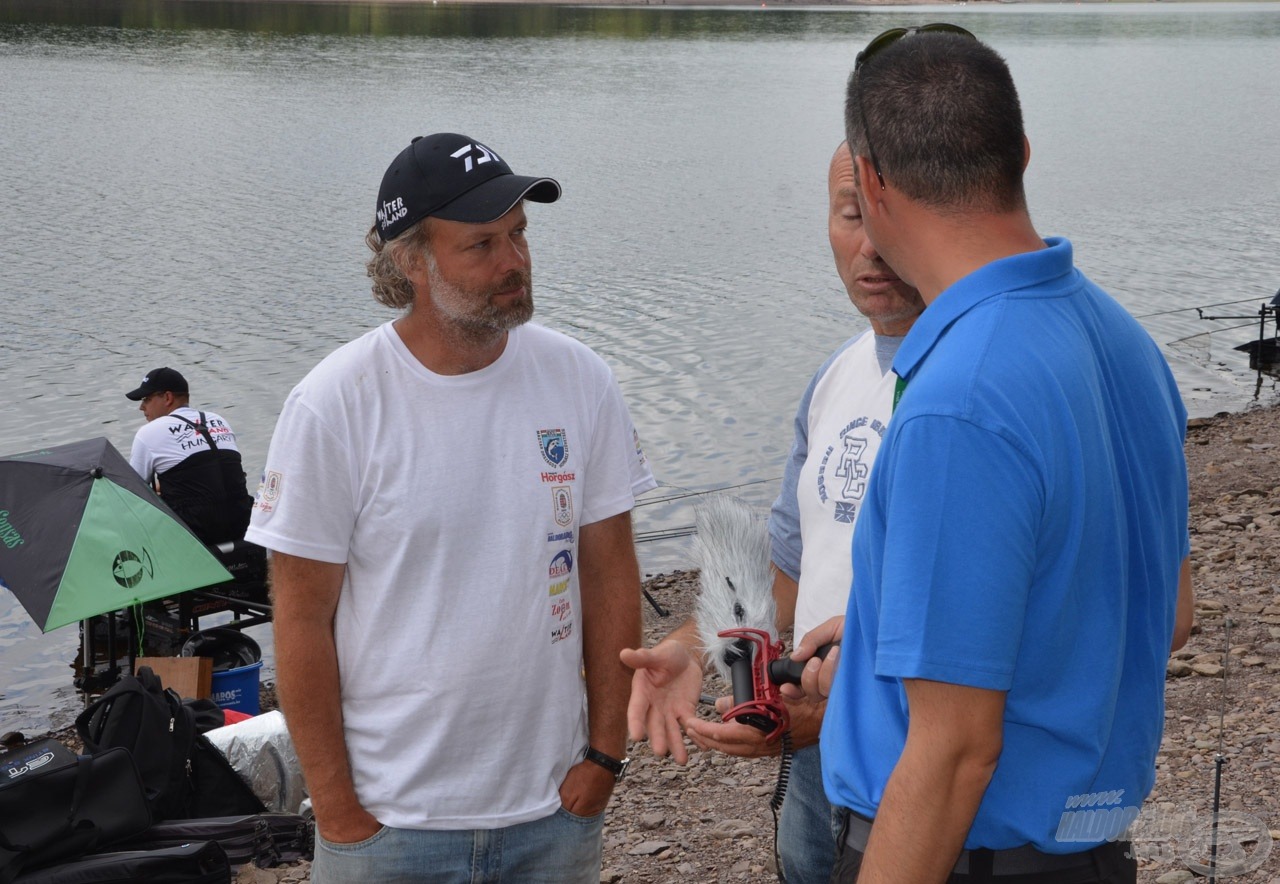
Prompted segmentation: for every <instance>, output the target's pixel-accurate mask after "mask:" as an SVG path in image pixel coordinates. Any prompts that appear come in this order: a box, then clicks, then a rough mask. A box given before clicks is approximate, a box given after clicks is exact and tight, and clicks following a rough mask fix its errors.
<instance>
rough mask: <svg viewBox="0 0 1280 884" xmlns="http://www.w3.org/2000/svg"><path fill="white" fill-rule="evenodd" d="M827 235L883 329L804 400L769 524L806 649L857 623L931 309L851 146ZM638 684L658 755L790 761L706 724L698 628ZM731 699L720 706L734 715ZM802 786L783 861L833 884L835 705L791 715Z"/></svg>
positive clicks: (799, 874)
mask: <svg viewBox="0 0 1280 884" xmlns="http://www.w3.org/2000/svg"><path fill="white" fill-rule="evenodd" d="M827 184H828V196H829V201H828V215H827V233H828V236H829V238H830V241H831V251H832V254H833V255H834V257H835V262H836V272H837V273H839V274H840V279H841V281H842V282H843V283H844V287H845V290H846V291H847V292H848V295H849V300H851V301H852V302H853V306H854V307H855V308H856V309H857V310H858V312H859V313H861V314H862V315H863V316H865V317H866V318H867V320H868V321H869V322H870V324H871V328H869V329H867V330H865V331H863V332H860V333H859V334H857V335H855V336H854V337H852V338H850V339H849V340H848V341H846V342H845V343H844V344H843V345H841V346H840V348H839V349H838V350H836V352H835V353H833V354H832V355H831V356H830V357H828V358H827V360H826V361H825V362H824V363H823V364H822V366H821V367H820V368H819V369H818V371H817V374H815V375H814V377H813V379H812V380H811V381H810V382H809V386H808V388H807V389H806V390H805V392H804V395H803V396H802V397H801V399H800V406H799V409H798V410H797V413H796V417H795V439H794V442H793V443H792V446H791V454H790V456H789V457H788V459H787V464H786V469H785V471H784V475H783V480H782V489H781V493H780V494H779V495H778V499H777V500H776V501H775V502H774V504H773V508H772V511H771V513H770V516H769V534H770V538H771V557H772V560H773V563H774V568H775V573H774V583H773V594H774V598H775V600H776V602H777V609H778V622H777V627H778V630H779V632H781V631H782V630H784V629H787V628H788V627H791V626H792V625H793V624H794V627H795V639H796V641H797V642H799V641H800V640H801V639H803V638H804V636H805V634H806V633H807V632H808V631H809V630H810V629H812V628H813V627H815V626H817V625H818V624H819V623H822V622H823V621H825V620H827V619H828V618H830V617H833V616H835V615H837V614H841V613H843V612H844V608H845V603H846V602H847V601H848V597H849V584H850V581H851V579H852V576H853V566H852V564H851V561H850V558H849V545H850V541H851V540H852V537H853V530H854V525H855V522H856V521H857V518H858V514H859V512H861V509H862V501H863V498H864V496H865V494H866V488H867V481H868V478H869V476H870V473H871V466H872V463H873V462H874V461H875V458H876V453H877V452H878V451H879V449H880V441H881V438H882V437H883V436H884V433H885V430H886V428H887V425H888V423H889V415H890V414H891V413H892V411H893V395H894V388H895V380H896V378H895V376H894V375H893V373H892V372H891V371H890V370H889V367H890V365H891V364H892V362H893V357H894V354H895V353H896V352H897V351H898V347H899V345H901V343H902V340H903V336H904V335H906V333H907V332H908V331H909V330H910V329H911V326H912V324H913V323H914V322H915V321H916V318H917V317H918V316H919V315H920V311H922V310H923V309H924V302H923V301H922V300H921V299H920V294H919V293H918V292H917V291H916V290H915V289H913V288H911V286H909V285H907V284H906V283H904V282H903V281H902V280H901V279H899V278H898V277H897V275H896V274H895V273H894V272H893V271H892V270H890V269H889V267H888V265H887V264H885V262H884V261H883V260H882V259H881V258H880V255H879V254H878V253H877V252H876V250H875V247H874V246H872V245H871V243H870V241H869V240H868V239H867V236H866V232H865V230H864V229H863V226H862V215H861V212H860V210H859V208H858V201H857V199H856V198H855V196H854V185H853V156H852V154H850V153H849V148H848V145H846V144H843V143H842V144H840V146H839V147H838V148H836V152H835V155H834V156H832V158H831V164H830V169H829V171H828V176H827ZM622 660H623V662H625V663H627V665H629V666H631V667H632V668H634V669H635V670H636V673H635V675H634V677H633V678H632V687H631V708H630V712H629V718H628V721H629V724H630V729H631V736H632V738H633V739H637V740H639V739H643V738H644V736H645V735H646V733H647V734H648V737H649V743H650V746H651V747H652V748H653V751H654V753H655V754H657V755H665V754H668V753H670V754H671V756H672V757H673V758H674V759H675V760H676V761H677V762H678V763H680V764H684V763H685V762H686V761H687V760H688V756H687V753H686V752H685V748H684V744H683V741H682V740H681V735H680V734H681V730H682V729H683V730H684V732H685V733H686V734H687V735H688V736H689V738H690V739H691V740H692V741H693V742H694V743H695V744H696V745H697V746H698V747H699V748H702V749H714V750H719V751H721V752H726V753H728V754H730V755H737V756H741V757H746V758H753V757H758V756H762V755H777V754H778V752H779V743H778V741H777V740H774V741H772V742H770V741H766V740H765V735H764V734H763V733H762V732H761V731H760V730H758V729H756V728H754V727H750V726H748V725H744V724H739V723H737V722H728V723H723V722H709V721H704V720H702V719H699V718H698V717H697V716H696V715H695V714H694V709H695V707H696V706H697V703H698V699H699V696H700V692H701V690H702V668H703V664H704V660H703V654H702V651H701V648H700V647H699V642H698V624H697V623H696V621H695V620H693V619H690V620H688V621H686V622H685V623H684V624H682V625H681V626H680V627H678V628H677V629H676V630H675V631H673V632H672V633H671V634H670V635H669V636H667V637H666V638H665V639H663V640H662V641H661V642H660V643H659V644H658V645H656V646H655V647H653V648H652V649H649V650H628V651H625V652H624V653H623V655H622ZM729 705H730V704H729V698H727V697H724V698H721V699H720V700H719V701H718V704H717V706H718V708H719V709H720V711H721V712H724V711H726V710H727V709H728V708H729ZM787 705H788V712H789V713H790V718H791V739H792V745H793V746H795V747H797V751H796V753H795V756H794V758H793V760H792V765H791V779H790V782H789V784H788V787H787V793H786V799H785V801H784V802H783V805H782V815H781V819H780V821H779V824H778V853H779V856H780V857H781V860H782V868H783V872H784V873H785V875H786V880H787V882H788V884H826V882H827V881H828V880H829V879H830V877H831V868H832V865H833V864H834V862H835V855H836V835H837V833H838V829H839V823H840V818H838V817H835V816H834V815H833V811H834V809H833V808H832V806H831V804H830V803H829V802H828V801H827V797H826V795H825V794H824V793H823V789H822V772H821V754H820V750H819V746H818V730H819V728H820V727H821V726H822V716H823V712H824V707H825V705H826V704H825V701H823V700H818V701H816V702H815V701H812V700H807V699H800V700H795V701H789V702H788V704H787Z"/></svg>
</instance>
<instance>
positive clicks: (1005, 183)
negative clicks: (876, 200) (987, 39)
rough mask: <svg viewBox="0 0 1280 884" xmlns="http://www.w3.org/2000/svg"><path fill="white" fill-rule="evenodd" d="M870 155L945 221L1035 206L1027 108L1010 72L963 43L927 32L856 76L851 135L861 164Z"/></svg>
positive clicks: (973, 44) (979, 47)
mask: <svg viewBox="0 0 1280 884" xmlns="http://www.w3.org/2000/svg"><path fill="white" fill-rule="evenodd" d="M864 120H865V124H866V127H867V129H869V130H870V132H871V146H872V147H873V148H874V150H875V157H876V159H877V160H878V161H879V163H880V168H881V170H882V171H883V172H884V175H885V177H886V178H887V179H889V180H890V181H892V182H893V185H894V187H896V188H897V189H898V190H900V191H902V192H903V193H904V194H906V195H907V196H908V197H910V198H911V199H913V200H916V201H918V202H922V203H925V204H926V205H928V206H930V207H932V208H934V209H937V210H941V211H948V210H950V211H958V212H963V211H968V210H975V209H978V210H995V211H1010V210H1013V209H1017V208H1021V207H1024V206H1025V205H1026V197H1025V194H1024V191H1023V189H1022V169H1023V165H1024V161H1025V153H1024V147H1023V144H1024V141H1023V128H1022V106H1021V104H1020V103H1019V101H1018V90H1017V89H1016V88H1015V87H1014V85H1013V77H1012V75H1011V74H1010V73H1009V67H1008V65H1007V64H1005V61H1004V59H1003V58H1001V57H1000V56H999V55H998V54H997V53H996V52H995V51H994V50H993V49H991V48H990V47H989V46H986V45H984V44H982V43H980V42H978V41H977V40H973V39H970V38H968V37H965V36H961V35H959V34H951V33H941V32H922V33H921V32H918V33H915V34H911V35H908V36H906V37H904V38H902V39H901V40H899V41H898V42H897V43H894V44H893V45H891V46H888V47H886V48H885V49H883V50H881V51H880V52H877V53H876V54H875V55H874V56H872V57H871V58H869V59H867V60H866V61H865V62H864V63H863V65H862V67H861V68H858V69H856V70H855V71H854V72H853V73H852V74H850V75H849V85H848V89H847V91H846V99H845V133H846V136H847V138H848V141H849V145H850V149H851V150H852V151H853V153H854V154H855V155H861V156H864V157H868V156H870V153H869V150H868V146H867V138H866V137H865V134H864V132H863V122H864Z"/></svg>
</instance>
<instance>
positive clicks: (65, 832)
mask: <svg viewBox="0 0 1280 884" xmlns="http://www.w3.org/2000/svg"><path fill="white" fill-rule="evenodd" d="M150 825H151V812H150V811H149V810H148V808H147V798H146V793H145V792H144V791H143V788H142V780H141V778H139V776H138V768H137V767H136V766H135V765H134V763H133V758H132V756H131V755H130V754H129V752H128V750H126V749H122V748H121V749H111V750H109V751H106V752H102V753H100V754H98V755H81V756H79V757H78V758H76V760H75V762H74V763H73V764H67V765H63V766H60V767H57V766H53V765H47V766H46V767H44V768H41V769H39V770H35V771H32V772H30V773H26V774H24V775H23V776H19V777H16V778H14V779H11V780H10V781H8V782H5V783H3V784H2V785H0V884H9V882H11V881H13V879H14V878H16V877H17V876H18V874H19V873H20V872H21V871H23V870H24V869H34V868H37V867H39V866H44V865H49V864H51V863H60V862H67V861H69V860H73V859H76V858H78V857H81V856H84V855H85V854H86V853H89V852H90V851H93V850H97V849H100V848H101V847H103V846H104V845H107V844H110V843H111V842H113V841H118V840H120V839H123V838H129V837H132V836H134V835H137V834H138V833H139V832H142V831H144V830H146V828H147V827H148V826H150Z"/></svg>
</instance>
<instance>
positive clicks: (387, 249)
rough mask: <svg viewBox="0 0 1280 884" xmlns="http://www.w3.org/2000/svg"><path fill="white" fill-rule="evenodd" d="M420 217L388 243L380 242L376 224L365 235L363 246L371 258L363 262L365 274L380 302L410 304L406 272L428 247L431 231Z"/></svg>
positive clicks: (398, 305)
mask: <svg viewBox="0 0 1280 884" xmlns="http://www.w3.org/2000/svg"><path fill="white" fill-rule="evenodd" d="M430 220H431V219H430V218H429V217H428V218H423V219H422V220H421V221H419V222H418V223H417V224H415V225H413V226H412V227H410V228H409V229H408V230H406V231H405V232H404V233H402V234H400V235H399V236H397V237H396V238H395V239H393V240H391V241H390V242H383V241H382V237H381V236H379V234H378V225H377V224H375V225H373V226H372V227H370V228H369V232H368V233H367V234H365V237H364V241H365V245H367V246H368V247H369V249H370V250H371V251H372V252H373V257H371V258H370V259H369V260H368V261H366V262H365V265H364V267H365V273H366V274H367V275H368V276H369V278H370V279H371V280H373V297H374V299H375V300H376V301H377V302H378V303H379V304H383V305H385V306H387V307H392V308H395V309H397V310H401V309H404V308H405V307H409V306H411V305H412V304H413V283H411V282H410V281H409V277H408V276H407V275H406V273H405V270H406V268H409V267H412V266H413V262H415V261H418V260H421V259H422V258H423V257H424V255H425V254H426V252H427V250H428V249H429V248H430V247H431V232H430V231H429V230H428V229H427V222H428V221H430Z"/></svg>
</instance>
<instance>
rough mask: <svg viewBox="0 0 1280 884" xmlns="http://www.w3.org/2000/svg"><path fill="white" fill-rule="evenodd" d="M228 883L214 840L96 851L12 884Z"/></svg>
mask: <svg viewBox="0 0 1280 884" xmlns="http://www.w3.org/2000/svg"><path fill="white" fill-rule="evenodd" d="M140 881H145V882H146V884H231V864H230V863H229V862H227V854H226V852H225V851H224V850H223V849H222V848H221V847H220V846H218V844H217V842H215V841H199V842H195V843H190V844H183V845H181V846H180V847H166V848H162V849H160V850H127V851H118V852H114V853H99V854H97V855H96V856H90V857H85V858H84V859H81V860H76V861H75V862H69V863H63V864H62V865H59V866H52V867H50V868H47V869H40V870H38V871H34V872H28V873H27V874H25V875H20V876H19V877H18V878H17V880H16V881H14V884H138V882H140Z"/></svg>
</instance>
